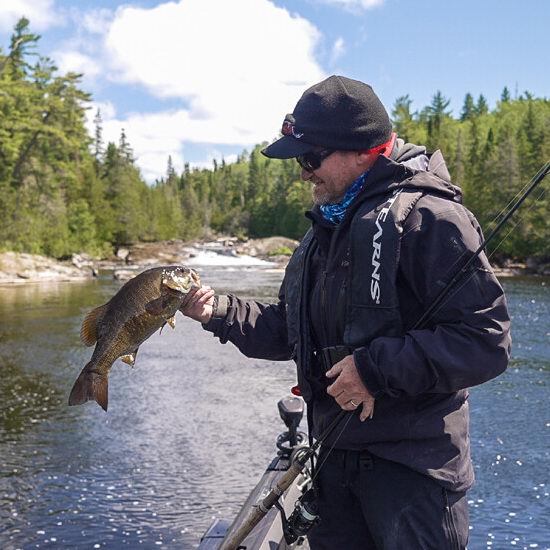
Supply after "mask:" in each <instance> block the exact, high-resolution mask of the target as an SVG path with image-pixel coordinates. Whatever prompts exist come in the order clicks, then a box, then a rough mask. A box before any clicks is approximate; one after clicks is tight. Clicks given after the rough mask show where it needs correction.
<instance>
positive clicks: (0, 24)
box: [0, 0, 61, 32]
mask: <svg viewBox="0 0 550 550" xmlns="http://www.w3.org/2000/svg"><path fill="white" fill-rule="evenodd" d="M23 16H25V17H26V18H27V19H29V20H30V22H31V25H30V27H31V29H33V30H43V29H46V28H48V27H51V26H53V25H55V24H57V23H59V22H60V20H61V17H60V15H59V14H58V13H57V12H56V11H55V9H54V0H2V1H1V2H0V30H1V31H7V32H9V31H11V30H13V27H14V25H15V23H17V20H18V19H19V18H21V17H23Z"/></svg>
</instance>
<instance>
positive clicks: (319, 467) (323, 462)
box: [311, 408, 359, 483]
mask: <svg viewBox="0 0 550 550" xmlns="http://www.w3.org/2000/svg"><path fill="white" fill-rule="evenodd" d="M357 410H359V408H357V409H355V411H352V412H351V414H348V415H347V416H348V418H347V420H346V422H345V423H344V425H343V426H342V429H341V430H340V432H339V433H338V435H337V436H336V438H335V439H334V442H333V443H332V445H331V446H330V448H329V449H328V451H327V452H326V454H325V456H324V458H323V460H322V462H321V464H319V465H317V464H316V465H315V475H314V476H313V477H312V478H311V482H312V483H313V481H315V478H316V477H317V476H318V475H319V472H320V470H321V468H322V467H323V465H324V464H325V462H326V461H327V459H328V457H329V455H330V453H332V451H333V450H334V447H335V446H336V443H337V442H338V440H339V439H340V436H341V435H342V434H343V433H344V430H345V429H346V427H347V425H348V424H349V422H350V420H351V419H352V418H353V414H354V413H355V412H356V411H357ZM343 412H346V411H343ZM338 414H341V412H339V413H338Z"/></svg>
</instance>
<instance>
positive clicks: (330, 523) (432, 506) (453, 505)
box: [308, 449, 468, 550]
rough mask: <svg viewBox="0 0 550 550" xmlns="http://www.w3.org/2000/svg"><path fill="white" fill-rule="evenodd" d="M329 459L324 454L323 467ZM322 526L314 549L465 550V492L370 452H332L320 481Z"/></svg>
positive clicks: (313, 541) (315, 531) (313, 535)
mask: <svg viewBox="0 0 550 550" xmlns="http://www.w3.org/2000/svg"><path fill="white" fill-rule="evenodd" d="M323 460H324V453H323V451H322V452H321V456H320V460H319V462H318V466H319V465H320V464H321V462H322V461H323ZM316 486H317V487H318V488H319V515H320V519H321V521H320V523H319V524H318V525H317V526H316V527H315V528H314V529H313V530H312V531H311V533H310V535H309V536H308V539H309V544H310V547H311V550H427V549H430V550H432V549H433V550H461V549H464V548H466V544H467V542H468V503H467V501H466V495H465V493H464V492H461V493H458V492H452V491H446V490H445V489H443V488H442V487H441V486H440V485H438V484H437V483H436V482H435V481H434V480H433V479H431V478H429V477H428V476H424V475H422V474H419V473H417V472H414V471H413V470H411V469H409V468H406V467H405V466H402V465H401V464H397V463H396V462H391V461H389V460H384V459H381V458H378V457H375V456H373V455H371V454H370V453H367V452H365V451H343V450H337V449H335V450H333V451H332V452H331V453H330V454H329V455H328V458H327V460H326V462H325V464H324V465H323V466H321V467H320V469H319V472H318V476H317V478H316Z"/></svg>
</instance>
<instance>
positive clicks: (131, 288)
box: [69, 266, 200, 410]
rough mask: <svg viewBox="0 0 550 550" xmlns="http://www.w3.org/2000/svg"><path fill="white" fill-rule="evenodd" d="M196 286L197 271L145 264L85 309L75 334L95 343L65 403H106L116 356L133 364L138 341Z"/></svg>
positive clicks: (159, 325) (161, 323) (171, 313)
mask: <svg viewBox="0 0 550 550" xmlns="http://www.w3.org/2000/svg"><path fill="white" fill-rule="evenodd" d="M193 286H200V278H199V276H198V274H197V273H196V272H195V271H194V270H192V269H189V268H187V267H183V266H165V267H157V268H152V269H148V270H147V271H144V272H142V273H140V274H139V275H137V276H136V277H134V278H133V279H131V280H130V281H128V282H127V283H126V284H125V285H123V286H122V287H121V288H120V290H119V291H118V292H117V293H116V294H115V295H114V296H113V297H112V298H111V299H110V300H109V302H107V304H105V305H103V306H100V307H99V308H96V310H93V311H92V312H90V313H89V314H88V316H87V317H86V319H85V320H84V322H83V325H82V331H81V337H82V340H83V342H84V343H86V344H87V345H93V344H94V343H96V347H95V349H94V352H93V354H92V357H91V359H90V362H89V363H88V364H87V365H86V366H85V367H84V369H83V370H82V372H81V373H80V375H79V377H78V378H77V380H76V382H75V384H74V386H73V389H72V391H71V394H70V397H69V405H80V404H82V403H85V402H86V401H89V400H94V401H97V402H98V403H99V404H100V405H101V407H103V409H104V410H107V406H108V374H109V371H110V369H111V367H112V365H113V363H114V362H115V361H116V360H117V359H118V358H129V359H123V360H124V361H126V362H129V363H130V364H132V365H133V361H134V360H135V355H136V354H137V351H138V349H139V346H140V345H141V344H142V343H143V342H144V341H145V340H147V338H149V337H150V336H151V335H152V334H154V333H155V332H156V331H157V330H158V329H160V328H162V327H163V326H164V324H166V322H168V321H169V320H170V319H172V318H173V317H174V315H175V314H176V312H177V311H178V309H179V308H180V306H181V304H182V302H183V299H184V298H185V295H186V294H187V292H188V291H189V290H190V289H191V288H192V287H193Z"/></svg>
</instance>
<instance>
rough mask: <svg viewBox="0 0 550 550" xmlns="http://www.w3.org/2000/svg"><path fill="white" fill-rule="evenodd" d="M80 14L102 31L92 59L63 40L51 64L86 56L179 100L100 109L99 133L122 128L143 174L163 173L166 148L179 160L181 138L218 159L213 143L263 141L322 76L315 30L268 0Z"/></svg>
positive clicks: (112, 73) (195, 0) (188, 0)
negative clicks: (118, 110) (170, 104)
mask: <svg viewBox="0 0 550 550" xmlns="http://www.w3.org/2000/svg"><path fill="white" fill-rule="evenodd" d="M82 20H83V22H84V23H83V24H82V25H81V28H84V30H88V32H94V33H100V34H104V37H105V43H104V49H103V51H102V52H96V53H94V54H92V55H93V59H92V58H90V57H89V56H86V55H85V54H77V52H76V50H72V49H71V50H70V51H69V52H67V55H66V56H65V58H63V56H61V55H59V56H57V57H56V59H57V60H58V62H59V64H60V65H61V63H62V61H64V62H65V63H66V66H70V63H69V61H70V62H71V63H72V67H80V66H82V67H83V70H84V71H85V72H86V63H90V62H91V63H90V64H89V65H88V67H89V68H91V69H92V72H95V73H98V72H99V71H100V70H101V72H102V74H108V78H109V79H111V80H112V81H115V82H117V83H118V84H120V85H124V84H127V85H132V84H134V85H139V86H143V87H144V88H145V89H147V90H148V91H149V92H150V93H151V94H152V95H153V96H156V97H158V98H171V99H172V100H173V99H175V100H176V101H178V100H179V101H181V108H178V107H176V108H173V109H171V110H170V111H164V112H163V111H161V112H141V113H133V114H130V115H128V116H125V117H120V116H118V117H117V116H116V115H115V113H114V112H111V113H109V114H108V113H106V112H105V111H104V110H103V109H102V115H103V119H104V124H103V126H104V137H105V140H106V141H115V142H118V137H119V135H120V131H121V129H122V128H124V129H125V132H126V135H127V137H128V140H129V142H130V144H131V146H132V147H133V149H134V151H135V155H136V158H137V163H138V165H139V166H140V168H141V169H142V171H143V174H144V176H145V177H146V178H147V179H149V180H152V179H154V178H155V177H159V176H161V175H163V174H164V173H165V170H166V159H167V157H168V155H172V159H173V162H174V165H175V166H176V167H180V166H183V155H182V152H183V151H184V147H185V143H187V142H194V143H200V144H211V145H212V151H213V153H212V158H218V159H219V158H221V155H220V154H218V153H217V152H216V148H215V146H216V145H221V144H224V145H235V146H239V147H243V148H244V147H250V146H252V145H254V144H256V143H259V142H262V141H266V140H267V141H269V140H271V139H272V138H273V137H275V136H276V135H277V133H278V131H279V128H280V126H281V123H282V120H283V117H284V115H285V114H286V113H288V112H290V111H291V110H292V109H293V107H294V105H295V104H296V101H297V100H298V99H299V97H300V95H301V94H302V92H303V91H304V89H305V88H306V87H307V86H309V85H311V84H313V83H315V82H318V81H319V80H321V79H322V78H324V77H325V74H324V72H323V70H322V68H321V67H320V66H319V64H318V63H317V62H316V60H315V56H314V54H315V49H316V47H317V45H318V42H319V40H320V38H321V34H320V32H319V31H318V30H317V28H316V27H315V26H313V25H312V24H311V23H310V22H309V21H307V20H305V19H303V18H301V17H299V16H296V15H291V14H290V13H289V12H288V11H287V10H285V9H282V8H279V7H276V6H275V5H274V4H273V3H272V2H271V1H269V0H233V1H232V2H227V0H185V1H181V2H178V3H176V2H168V3H164V4H160V5H158V6H156V7H154V8H151V9H143V8H135V7H130V6H125V7H120V8H119V9H118V10H117V11H116V13H115V14H114V17H113V18H112V20H111V15H110V13H108V12H101V14H100V15H96V16H95V17H93V16H92V15H90V17H87V16H86V15H85V16H84V17H83V18H82ZM86 21H88V22H87V23H86ZM90 21H91V23H90ZM94 21H97V22H98V25H97V26H94V24H93V23H94ZM90 43H91V44H90V46H89V47H86V45H85V44H84V43H83V44H81V46H80V48H77V49H80V50H82V51H86V52H87V53H90V52H91V51H93V47H96V46H97V37H93V39H92V40H90ZM69 54H70V55H69ZM100 60H103V61H101V62H102V64H103V66H102V67H98V65H97V62H99V61H100ZM79 70H80V69H79ZM128 90H129V91H128V93H130V94H131V87H130V86H128ZM152 103H153V102H152ZM92 111H93V114H95V108H94V109H92ZM93 114H92V115H91V117H92V118H93ZM207 162H208V163H209V165H211V158H209V159H208V161H207Z"/></svg>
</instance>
